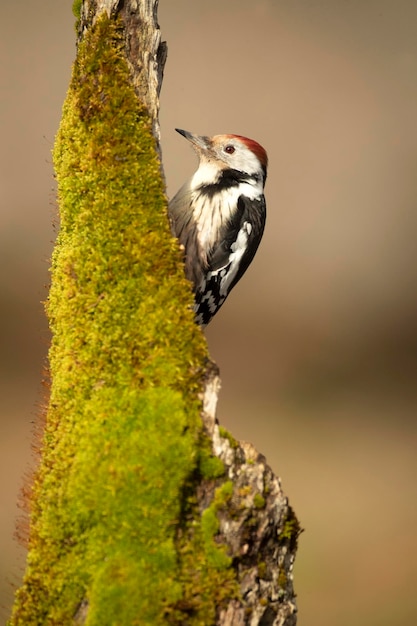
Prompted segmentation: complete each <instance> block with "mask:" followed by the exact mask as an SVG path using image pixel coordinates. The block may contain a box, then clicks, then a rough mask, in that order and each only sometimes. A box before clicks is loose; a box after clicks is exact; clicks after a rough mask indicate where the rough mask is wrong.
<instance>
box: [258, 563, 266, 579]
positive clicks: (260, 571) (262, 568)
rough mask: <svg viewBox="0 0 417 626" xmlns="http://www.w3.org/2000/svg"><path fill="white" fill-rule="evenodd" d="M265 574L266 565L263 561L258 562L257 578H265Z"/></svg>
mask: <svg viewBox="0 0 417 626" xmlns="http://www.w3.org/2000/svg"><path fill="white" fill-rule="evenodd" d="M266 573H267V569H266V563H265V561H260V562H259V563H258V576H259V578H265V577H266Z"/></svg>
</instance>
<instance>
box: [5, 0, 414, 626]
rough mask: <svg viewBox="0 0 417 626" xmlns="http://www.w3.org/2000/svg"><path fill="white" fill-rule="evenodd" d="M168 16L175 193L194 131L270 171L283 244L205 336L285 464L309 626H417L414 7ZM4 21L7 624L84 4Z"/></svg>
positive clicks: (338, 1)
mask: <svg viewBox="0 0 417 626" xmlns="http://www.w3.org/2000/svg"><path fill="white" fill-rule="evenodd" d="M159 18H160V24H161V28H162V33H163V37H164V39H166V40H167V41H168V46H169V56H168V63H167V67H166V72H165V80H164V85H163V91H162V98H161V123H162V133H163V151H164V165H165V171H166V176H167V183H168V193H169V195H170V196H171V195H172V194H173V193H174V192H175V191H176V189H177V188H178V187H179V186H180V184H182V182H183V181H184V180H185V178H186V177H187V176H189V175H190V174H191V172H192V171H193V168H194V167H195V165H196V160H195V157H194V155H193V153H192V151H191V149H190V147H189V146H188V145H187V143H186V142H185V141H184V140H183V139H182V138H181V137H180V136H178V135H177V134H176V133H175V132H174V131H173V128H174V127H175V126H176V127H179V128H185V129H187V130H190V131H194V132H197V133H201V134H216V133H227V132H232V133H239V134H243V135H247V136H249V137H253V138H254V139H256V140H258V141H259V142H260V143H262V144H263V145H264V146H265V147H266V149H267V150H268V152H269V156H270V169H269V178H268V181H267V189H266V192H267V201H268V210H269V216H268V224H267V230H266V234H265V238H264V241H263V243H262V246H261V248H260V250H259V252H258V255H257V257H256V260H255V262H254V264H253V266H252V268H251V269H250V271H249V272H248V274H247V275H246V276H245V279H244V280H243V281H242V282H241V283H240V284H239V286H238V287H237V288H236V290H235V291H234V292H233V294H232V296H231V297H230V298H229V300H228V302H227V304H226V305H225V307H224V308H223V309H222V311H221V313H220V314H219V315H218V318H216V319H215V321H214V322H213V323H212V325H211V326H210V328H209V329H208V331H207V336H208V340H209V344H210V348H211V352H212V356H213V358H215V359H216V361H217V362H218V364H219V365H220V368H221V371H222V379H223V390H222V394H221V401H220V407H219V417H220V420H221V422H222V423H223V424H224V425H225V426H226V427H227V428H229V429H230V430H231V431H232V432H233V434H234V435H235V436H236V437H239V438H242V439H247V440H250V441H252V442H253V443H254V444H255V445H256V446H257V448H258V449H259V450H260V451H262V452H263V453H264V454H265V455H266V456H267V458H268V460H269V462H270V464H271V465H272V466H273V468H274V469H275V471H276V472H277V473H278V474H279V475H280V476H281V477H282V480H283V484H284V488H285V490H286V493H287V494H288V496H289V498H290V501H291V503H292V505H293V506H294V508H295V510H296V512H297V514H298V516H299V518H300V520H301V523H302V525H303V527H304V528H305V533H303V535H302V536H301V539H300V547H299V554H298V557H297V561H296V567H295V586H296V591H297V592H298V595H299V615H300V616H299V623H300V625H302V626H334V625H337V626H348V625H349V626H350V625H351V624H352V623H354V624H355V625H356V626H362V625H363V626H365V625H366V626H388V625H390V626H406V625H407V626H409V625H410V624H412V623H417V598H416V591H415V587H416V580H417V533H416V531H417V489H416V479H417V458H416V457H417V453H416V444H417V424H416V407H417V403H416V395H417V394H416V378H415V375H416V371H415V365H416V347H417V323H416V309H417V292H416V278H417V264H416V260H417V249H416V243H415V239H416V227H417V212H416V203H417V171H416V170H417V167H416V166H417V163H416V161H417V159H416V152H417V116H416V113H417V38H416V24H417V3H416V2H415V1H414V0H397V2H392V0H279V1H278V0H259V1H257V2H250V1H249V0H248V1H245V0H230V1H229V2H224V0H212V1H211V2H205V1H204V0H176V2H173V1H172V0H160V10H159ZM0 23H1V26H2V36H1V38H0V46H1V57H0V58H1V69H0V90H1V92H0V107H1V108H0V123H1V135H0V136H1V143H0V146H1V150H0V153H1V167H0V194H1V196H0V198H1V199H0V203H1V204H0V238H1V242H0V254H1V263H0V273H1V292H0V294H1V310H0V313H1V328H0V332H1V357H2V358H1V380H0V383H1V412H0V429H1V430H0V472H1V473H0V541H1V545H0V607H1V608H0V617H1V623H3V621H5V620H6V618H7V615H8V613H9V609H10V603H11V601H12V593H13V585H16V584H18V583H19V580H20V577H21V574H22V567H23V559H24V555H23V553H22V550H21V549H20V548H19V547H18V546H17V545H16V543H15V542H14V541H13V532H14V523H15V518H16V515H17V508H16V499H17V495H18V491H19V487H20V486H21V483H22V477H23V475H24V473H25V472H26V471H27V470H28V468H29V466H30V442H31V423H32V421H33V419H34V417H35V415H36V412H37V404H38V403H39V402H40V400H41V388H40V379H41V369H42V364H43V362H44V358H45V353H46V349H47V340H48V334H47V326H46V322H45V318H44V315H43V310H42V305H41V304H40V301H41V300H44V299H45V297H46V289H45V285H46V284H47V282H48V259H49V256H50V253H51V247H52V244H51V241H52V240H53V237H54V232H53V229H52V226H51V224H52V220H53V216H54V215H55V212H56V210H55V205H54V181H53V177H52V167H51V158H50V150H51V147H52V144H53V140H54V134H55V132H56V129H57V126H58V123H59V118H60V109H61V105H62V102H63V99H64V96H65V91H66V88H67V85H68V81H69V76H70V66H71V62H72V60H73V57H74V39H75V37H74V31H73V17H72V14H71V1H70V0H68V2H62V1H60V2H56V0H43V2H34V1H32V0H22V2H19V3H16V2H15V3H11V2H8V3H6V2H4V1H3V2H2V3H1V8H0Z"/></svg>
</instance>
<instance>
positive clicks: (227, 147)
mask: <svg viewBox="0 0 417 626" xmlns="http://www.w3.org/2000/svg"><path fill="white" fill-rule="evenodd" d="M224 151H225V152H227V154H233V152H234V151H235V147H234V146H231V145H228V146H225V148H224Z"/></svg>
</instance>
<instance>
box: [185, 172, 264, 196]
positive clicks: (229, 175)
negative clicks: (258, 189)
mask: <svg viewBox="0 0 417 626" xmlns="http://www.w3.org/2000/svg"><path fill="white" fill-rule="evenodd" d="M249 180H254V181H256V182H257V181H258V176H256V175H250V174H245V172H239V170H234V169H226V170H221V172H220V175H219V177H218V179H217V181H216V182H215V183H211V184H207V183H203V184H201V185H199V187H197V191H198V192H199V193H200V194H202V195H204V196H207V197H208V198H213V196H215V195H216V194H218V193H220V192H222V191H224V190H225V189H230V188H231V187H238V186H239V185H240V184H241V183H244V182H247V181H249Z"/></svg>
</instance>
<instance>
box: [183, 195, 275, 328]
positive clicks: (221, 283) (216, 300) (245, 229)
mask: <svg viewBox="0 0 417 626" xmlns="http://www.w3.org/2000/svg"><path fill="white" fill-rule="evenodd" d="M265 218H266V205H265V198H264V196H263V195H261V196H259V198H255V199H251V198H248V197H246V196H240V197H239V199H238V206H237V211H236V213H235V214H234V216H233V218H232V220H231V221H229V222H228V223H227V224H225V225H224V228H223V229H222V230H221V232H220V236H219V239H218V241H217V242H216V244H215V245H214V246H213V248H212V250H211V251H210V254H209V256H208V271H207V273H206V274H205V275H204V277H203V278H202V279H201V282H200V283H199V285H198V286H197V288H196V290H195V307H194V310H195V313H196V321H197V323H198V324H201V325H202V326H205V325H206V324H208V323H209V321H210V320H211V318H212V317H213V315H215V313H216V312H217V311H218V309H219V308H220V307H221V305H222V304H223V302H224V301H225V300H226V298H227V296H228V295H229V293H230V291H231V289H232V288H233V287H234V286H235V285H236V283H237V282H238V281H239V280H240V278H241V277H242V276H243V274H244V273H245V272H246V270H247V268H248V267H249V265H250V263H251V261H252V259H253V257H254V256H255V253H256V251H257V249H258V246H259V244H260V241H261V239H262V235H263V231H264V227H265Z"/></svg>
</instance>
